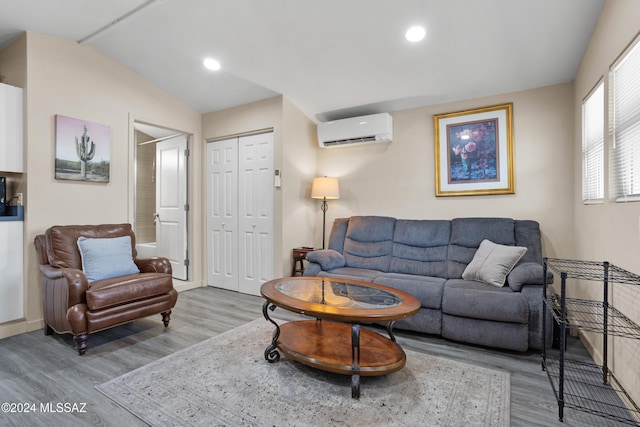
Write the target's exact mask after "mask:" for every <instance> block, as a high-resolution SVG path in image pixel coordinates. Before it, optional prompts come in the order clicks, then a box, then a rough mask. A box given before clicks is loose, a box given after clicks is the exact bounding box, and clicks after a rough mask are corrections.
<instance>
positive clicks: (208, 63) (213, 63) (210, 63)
mask: <svg viewBox="0 0 640 427" xmlns="http://www.w3.org/2000/svg"><path fill="white" fill-rule="evenodd" d="M203 63H204V66H205V67H207V69H209V70H211V71H218V70H219V69H220V62H219V61H217V60H215V59H213V58H207V59H205V60H204V62H203Z"/></svg>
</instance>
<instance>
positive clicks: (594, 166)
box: [582, 82, 604, 203]
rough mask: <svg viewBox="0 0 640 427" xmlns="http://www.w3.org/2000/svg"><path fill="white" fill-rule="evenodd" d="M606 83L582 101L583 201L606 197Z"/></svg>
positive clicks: (587, 201)
mask: <svg viewBox="0 0 640 427" xmlns="http://www.w3.org/2000/svg"><path fill="white" fill-rule="evenodd" d="M603 169H604V83H603V82H600V83H599V84H598V86H596V88H595V89H594V90H593V92H591V94H590V95H589V96H588V97H587V98H586V99H585V100H584V102H583V103H582V201H583V202H585V203H593V202H596V203H598V202H600V203H601V202H602V198H603V197H604V194H603V193H604V176H603Z"/></svg>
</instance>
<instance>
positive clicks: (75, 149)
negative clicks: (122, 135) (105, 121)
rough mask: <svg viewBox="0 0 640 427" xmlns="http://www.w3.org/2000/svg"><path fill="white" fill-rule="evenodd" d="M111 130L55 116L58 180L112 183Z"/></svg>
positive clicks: (86, 122)
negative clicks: (110, 177) (110, 178)
mask: <svg viewBox="0 0 640 427" xmlns="http://www.w3.org/2000/svg"><path fill="white" fill-rule="evenodd" d="M110 145H111V128H110V127H109V126H107V125H101V124H99V123H93V122H89V121H86V120H80V119H74V118H71V117H66V116H61V115H56V160H55V162H56V164H55V171H56V172H55V175H56V176H55V178H56V179H64V180H71V181H85V182H97V183H107V182H109V169H110V151H111V147H110Z"/></svg>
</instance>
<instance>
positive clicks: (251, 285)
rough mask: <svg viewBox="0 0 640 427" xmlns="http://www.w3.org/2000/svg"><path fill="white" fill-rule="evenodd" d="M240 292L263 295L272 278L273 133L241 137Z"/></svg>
mask: <svg viewBox="0 0 640 427" xmlns="http://www.w3.org/2000/svg"><path fill="white" fill-rule="evenodd" d="M238 154H239V159H238V170H239V176H238V186H239V188H238V191H239V199H238V202H239V209H238V210H239V228H238V234H239V237H240V242H239V243H240V245H239V250H240V258H239V267H240V277H239V279H240V281H239V289H240V292H242V293H246V294H253V295H260V286H261V285H262V284H263V283H264V282H266V281H267V280H271V279H272V278H273V134H272V133H267V134H260V135H251V136H246V137H242V138H240V141H239V152H238Z"/></svg>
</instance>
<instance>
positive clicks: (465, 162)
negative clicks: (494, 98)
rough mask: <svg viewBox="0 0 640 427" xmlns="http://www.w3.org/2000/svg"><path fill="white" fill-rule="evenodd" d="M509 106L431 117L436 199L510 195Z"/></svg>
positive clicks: (512, 187)
mask: <svg viewBox="0 0 640 427" xmlns="http://www.w3.org/2000/svg"><path fill="white" fill-rule="evenodd" d="M512 115H513V104H503V105H495V106H491V107H484V108H478V109H475V110H467V111H459V112H454V113H446V114H436V115H434V116H433V120H434V123H433V125H434V126H433V128H434V145H435V159H436V167H435V170H436V196H470V195H486V194H513V193H515V187H514V169H513V168H514V166H513V117H512Z"/></svg>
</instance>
